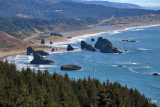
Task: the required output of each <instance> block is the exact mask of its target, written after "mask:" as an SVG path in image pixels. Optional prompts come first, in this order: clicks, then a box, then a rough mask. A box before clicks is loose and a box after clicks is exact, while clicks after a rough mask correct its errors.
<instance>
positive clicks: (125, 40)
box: [122, 40, 137, 42]
mask: <svg viewBox="0 0 160 107" xmlns="http://www.w3.org/2000/svg"><path fill="white" fill-rule="evenodd" d="M122 41H123V42H137V41H135V40H122Z"/></svg>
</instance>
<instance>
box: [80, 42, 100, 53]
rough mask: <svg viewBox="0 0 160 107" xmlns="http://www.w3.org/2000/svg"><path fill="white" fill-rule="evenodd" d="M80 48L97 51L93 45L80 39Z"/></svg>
mask: <svg viewBox="0 0 160 107" xmlns="http://www.w3.org/2000/svg"><path fill="white" fill-rule="evenodd" d="M81 49H86V50H90V51H97V50H96V48H95V47H93V46H92V45H90V44H87V43H86V42H85V41H81Z"/></svg>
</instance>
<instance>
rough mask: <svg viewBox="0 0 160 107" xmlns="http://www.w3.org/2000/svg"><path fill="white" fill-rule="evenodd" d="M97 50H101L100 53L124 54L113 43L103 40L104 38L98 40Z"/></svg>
mask: <svg viewBox="0 0 160 107" xmlns="http://www.w3.org/2000/svg"><path fill="white" fill-rule="evenodd" d="M95 48H97V49H100V52H102V53H119V54H121V53H123V52H121V51H119V50H118V49H117V48H115V47H113V45H112V43H111V42H110V41H109V40H108V39H103V38H102V37H99V38H98V40H97V42H96V44H95Z"/></svg>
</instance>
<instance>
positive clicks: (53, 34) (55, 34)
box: [50, 33, 63, 37]
mask: <svg viewBox="0 0 160 107" xmlns="http://www.w3.org/2000/svg"><path fill="white" fill-rule="evenodd" d="M50 36H59V37H63V35H61V34H59V33H51V34H50Z"/></svg>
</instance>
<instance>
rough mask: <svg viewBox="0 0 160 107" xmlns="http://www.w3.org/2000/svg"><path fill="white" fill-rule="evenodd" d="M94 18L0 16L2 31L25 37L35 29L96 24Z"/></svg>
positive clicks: (43, 29) (0, 29)
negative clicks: (45, 18)
mask: <svg viewBox="0 0 160 107" xmlns="http://www.w3.org/2000/svg"><path fill="white" fill-rule="evenodd" d="M96 23H98V21H97V20H95V19H93V18H89V17H88V18H69V19H64V18H58V19H52V20H44V19H28V18H18V17H17V18H4V17H0V31H4V32H6V33H8V34H10V35H12V36H14V37H17V38H21V39H22V38H24V37H25V36H30V33H31V34H32V33H33V32H35V29H37V30H39V31H41V32H43V31H46V30H52V31H54V30H55V28H58V27H60V28H65V29H67V28H69V27H73V28H74V27H75V28H76V27H77V28H78V27H84V26H85V25H89V24H96Z"/></svg>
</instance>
